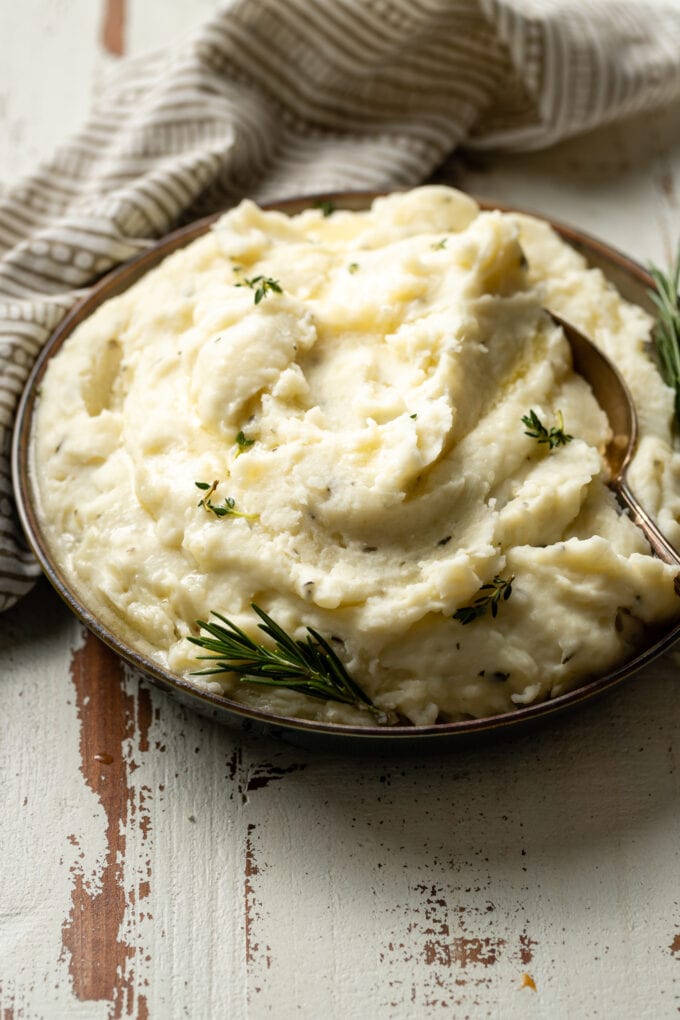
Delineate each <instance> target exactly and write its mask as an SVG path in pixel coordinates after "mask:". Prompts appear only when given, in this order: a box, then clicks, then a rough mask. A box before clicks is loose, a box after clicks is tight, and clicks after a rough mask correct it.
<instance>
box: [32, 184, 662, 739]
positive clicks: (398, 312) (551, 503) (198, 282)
mask: <svg viewBox="0 0 680 1020" xmlns="http://www.w3.org/2000/svg"><path fill="white" fill-rule="evenodd" d="M546 305H547V306H549V307H550V308H552V309H554V310H555V311H557V312H559V313H562V314H563V315H564V316H565V317H567V318H569V319H571V320H572V321H573V322H574V324H575V325H577V326H578V327H580V328H581V329H583V330H584V331H585V332H586V333H588V334H589V335H590V336H591V337H593V338H594V339H595V340H596V341H597V342H598V343H599V344H600V345H601V346H602V347H603V349H604V350H605V351H606V352H607V353H608V354H609V355H610V356H611V357H613V358H614V359H615V360H616V362H617V363H618V365H619V366H620V368H621V370H622V372H623V373H624V375H625V376H626V378H627V379H628V381H629V383H630V385H631V387H632V389H633V391H634V395H635V397H636V401H637V403H638V407H639V410H640V418H641V432H642V436H641V441H640V444H639V451H638V454H637V457H636V460H635V463H634V466H633V471H632V474H631V480H632V484H633V488H634V489H635V491H636V492H637V494H638V495H639V496H640V497H641V499H642V501H643V502H644V503H645V505H646V507H647V509H648V510H649V511H650V512H651V513H652V514H654V515H656V517H657V518H658V519H659V521H660V523H661V525H662V526H663V527H664V528H665V530H666V531H667V533H668V535H669V537H670V538H671V540H672V541H676V542H677V541H678V540H680V528H678V526H677V524H676V523H675V518H676V516H677V515H678V512H679V511H680V503H679V497H678V485H677V481H676V479H677V475H678V456H677V454H674V453H673V452H672V448H671V434H670V423H671V418H672V396H671V394H670V392H669V391H668V390H667V388H666V387H665V386H664V384H663V383H662V382H661V380H660V378H659V376H658V374H657V372H656V370H655V368H654V366H653V365H652V363H651V362H650V361H649V360H648V358H647V357H646V355H645V353H644V344H645V341H646V339H647V336H648V330H649V322H648V319H647V317H646V316H645V315H644V313H643V312H642V311H641V310H640V309H638V308H636V307H632V306H630V305H627V304H625V303H624V302H623V301H622V300H621V298H620V297H619V296H618V295H617V294H616V293H615V292H614V291H613V289H612V288H611V287H610V286H609V285H608V284H607V282H606V281H605V279H604V278H603V276H602V275H601V273H599V272H598V271H595V270H588V269H587V268H586V266H585V264H584V262H583V260H582V259H581V257H580V256H578V255H577V254H576V253H575V252H574V251H572V250H571V249H570V248H568V247H567V246H566V245H565V244H564V243H563V242H562V241H561V240H559V239H558V238H557V237H556V236H555V234H554V233H552V231H551V230H550V229H549V228H548V227H547V226H546V225H545V224H543V223H542V222H539V221H536V220H534V219H531V218H529V217H525V216H519V215H504V214H501V213H499V212H481V213H480V212H479V210H478V208H477V206H476V204H475V203H474V202H473V201H472V200H471V199H470V198H468V197H466V196H464V195H462V194H460V193H458V192H455V191H452V190H450V189H447V188H444V187H425V188H420V189H417V190H415V191H412V192H409V193H404V194H395V195H391V196H389V197H387V198H383V199H379V200H378V201H376V202H375V204H374V206H373V208H372V209H370V210H368V211H366V212H361V213H354V212H352V213H350V212H343V211H335V212H333V213H332V215H330V216H324V215H323V213H322V211H320V210H316V209H312V210H309V211H307V212H305V213H303V214H302V215H299V216H296V217H293V218H288V217H287V216H285V215H283V214H280V213H275V212H262V211H261V210H259V209H258V208H257V207H256V206H254V205H253V204H252V203H251V202H243V203H242V204H241V205H240V206H239V207H238V208H236V209H234V210H233V211H231V212H229V213H228V214H227V215H226V216H224V217H223V218H222V219H221V220H220V221H219V222H218V224H217V225H216V227H215V228H214V229H213V230H211V231H210V232H209V233H208V234H207V235H205V236H204V237H202V238H200V239H199V240H198V241H196V242H194V243H193V244H192V245H190V246H189V247H188V248H186V249H183V250H181V251H179V252H177V253H176V254H173V255H172V256H170V257H169V258H168V259H167V260H166V261H165V262H164V263H163V264H162V265H161V266H160V267H159V268H157V269H155V270H154V271H152V272H150V273H149V274H148V275H147V276H146V277H144V278H143V279H142V280H141V281H140V282H139V283H137V284H136V285H135V286H134V287H132V288H131V289H130V290H129V291H128V292H126V293H125V294H123V295H121V296H120V297H117V298H114V299H113V300H110V301H108V302H107V303H106V304H105V305H103V306H102V307H100V308H99V310H98V311H96V312H95V314H94V315H92V316H91V318H89V319H88V320H87V321H85V322H84V323H83V324H82V325H81V326H79V327H78V328H77V329H76V330H75V332H74V333H73V335H72V336H71V337H70V338H69V339H68V341H67V342H66V343H65V345H64V347H63V349H62V350H61V352H60V353H59V355H58V356H57V357H55V358H54V359H53V360H52V362H51V364H50V365H49V368H48V370H47V373H46V375H45V378H44V382H43V388H42V397H41V400H40V402H39V408H38V412H37V423H36V434H35V473H36V478H37V484H38V487H39V495H40V501H41V512H42V515H43V517H44V521H45V526H46V528H47V530H48V534H49V537H50V541H51V544H52V547H53V549H54V551H55V552H56V555H57V556H58V558H59V560H60V561H61V562H62V563H63V565H64V568H65V570H66V573H67V575H68V576H69V577H70V578H71V579H72V582H73V584H74V585H75V587H76V589H77V590H78V591H79V592H80V594H81V595H82V596H83V597H84V598H86V599H87V601H88V602H89V603H90V604H93V605H94V606H95V607H96V608H97V609H98V610H99V612H100V613H102V614H103V615H104V619H105V621H106V622H107V623H108V625H109V626H110V627H111V628H112V629H114V630H115V631H117V632H119V633H122V634H123V636H125V637H126V638H127V639H128V640H129V641H130V642H132V643H133V644H134V645H135V646H136V647H138V648H139V649H141V650H142V651H144V652H146V653H147V654H150V655H151V656H153V657H154V658H155V659H156V660H157V661H159V662H160V663H161V664H163V665H164V666H167V667H169V668H170V669H171V670H173V671H175V672H177V673H179V674H182V675H185V676H190V674H191V672H192V671H194V670H196V669H198V668H200V665H201V664H200V663H199V662H198V661H197V659H196V655H197V649H196V648H195V647H194V646H193V645H192V644H190V643H189V642H188V641H187V636H188V635H190V634H196V632H197V629H196V624H195V621H196V620H197V619H207V618H208V617H209V614H210V612H211V611H212V610H217V611H218V612H221V613H222V614H224V615H226V616H228V617H229V618H230V619H232V620H233V621H234V622H235V623H237V624H238V625H239V626H241V627H242V628H244V629H245V630H247V631H248V632H250V633H252V634H253V635H256V634H258V632H257V630H256V626H255V625H256V622H257V621H256V620H255V618H254V616H253V613H252V611H251V609H250V604H251V603H252V602H256V603H257V604H258V605H259V606H261V607H262V608H263V609H264V610H266V611H267V612H268V613H270V614H271V615H272V616H273V617H274V618H275V619H276V620H277V621H278V622H279V623H280V624H281V625H282V626H283V627H284V628H285V629H286V630H288V631H289V632H291V633H293V634H294V635H295V636H297V637H303V636H305V634H306V627H307V626H312V627H314V628H315V629H316V630H318V631H319V632H321V633H322V634H325V635H326V636H328V637H329V639H330V638H332V639H333V641H334V647H335V648H336V650H337V652H338V654H339V656H340V658H341V659H342V660H343V662H344V663H345V665H346V666H347V668H348V669H349V671H350V672H351V674H352V675H353V676H354V677H355V678H356V679H357V681H358V682H359V683H360V684H361V685H362V687H363V688H364V689H365V690H366V692H367V693H368V694H369V695H370V697H371V698H372V699H373V701H374V702H375V703H376V705H378V706H379V707H380V708H381V709H383V710H385V712H388V713H389V712H393V713H398V715H399V716H400V717H403V718H405V719H407V720H411V721H412V722H413V723H416V724H430V723H434V722H436V721H443V720H453V719H459V718H465V717H469V716H486V715H492V714H495V713H499V712H504V711H507V710H510V709H512V708H513V707H517V706H520V705H527V704H530V703H532V702H535V701H539V700H542V699H545V698H549V697H551V696H555V695H557V694H560V693H563V692H565V691H567V690H568V689H570V688H572V687H574V686H575V685H577V684H579V683H581V682H583V681H584V680H585V679H586V678H588V677H589V676H591V675H593V674H597V673H599V672H602V671H605V670H607V669H609V668H610V667H611V666H613V665H614V664H615V663H617V662H618V661H620V660H622V659H625V658H626V657H627V656H629V655H630V654H631V652H632V650H633V649H634V647H635V644H636V642H637V641H639V638H640V635H641V630H642V628H643V626H644V625H645V624H650V623H655V622H660V621H664V620H667V619H668V618H670V617H671V616H673V615H674V614H676V613H677V612H678V600H677V597H676V596H675V594H674V588H673V578H674V575H675V573H676V570H675V569H674V568H672V567H669V566H667V565H665V564H663V563H661V562H660V561H659V560H657V559H655V558H653V557H652V556H651V555H650V551H649V548H648V546H647V543H646V541H645V539H644V537H643V535H642V534H641V532H640V531H639V530H638V529H637V528H636V527H635V526H634V525H633V524H632V523H631V521H630V520H629V519H628V517H627V516H625V515H622V514H621V513H620V512H619V510H618V507H617V503H616V500H615V498H614V496H613V495H612V493H611V492H610V491H609V490H608V489H607V487H606V484H605V482H606V477H605V469H604V464H603V460H602V456H601V451H602V449H603V448H604V445H605V444H606V441H607V437H608V425H607V421H606V418H605V416H604V414H603V412H602V411H601V409H600V408H599V406H598V405H597V403H596V402H595V400H594V398H593V396H592V394H591V393H590V390H589V388H588V386H587V385H586V384H585V382H584V381H583V380H582V379H581V378H580V377H579V376H577V375H575V374H574V372H573V371H572V369H571V361H570V351H569V347H568V344H567V343H566V341H565V339H564V337H563V335H562V333H561V330H560V329H559V328H557V327H556V326H555V325H554V323H553V322H552V320H551V319H550V318H549V317H548V316H547V315H546V314H545V313H544V312H543V311H542V307H543V306H546ZM530 410H533V411H535V412H536V414H537V415H538V417H539V419H540V420H541V421H542V422H543V423H545V425H546V427H548V428H550V427H554V426H555V425H556V423H557V421H558V412H561V413H562V415H563V418H564V428H565V431H566V432H568V433H569V434H571V435H572V436H573V439H572V440H571V441H570V442H568V443H565V444H564V445H561V446H558V447H556V448H555V449H550V448H549V447H548V445H547V444H539V443H538V442H537V441H536V439H535V438H532V437H531V436H528V435H526V426H525V425H524V424H523V422H522V418H523V417H524V416H526V415H527V414H528V413H529V411H530ZM216 480H217V482H218V484H217V486H216V488H214V490H213V491H209V490H207V489H206V486H208V485H210V486H212V483H213V482H214V481H216ZM197 482H198V483H201V484H202V485H203V488H201V489H200V490H199V489H198V488H197V487H196V483H197ZM201 498H203V499H204V505H202V506H199V505H198V503H199V502H200V501H201ZM225 500H226V501H227V502H226V503H225ZM232 501H233V502H232ZM206 503H207V506H206V505H205V504H206ZM211 505H212V506H213V507H214V506H222V507H224V506H228V507H231V508H232V509H233V510H235V511H237V513H238V514H239V515H242V516H236V515H235V514H233V513H230V514H225V515H222V516H219V515H218V514H216V513H215V512H212V511H211V510H210V506H211ZM513 577H514V580H513V582H512V592H511V596H510V597H509V598H507V600H505V599H501V600H500V602H499V605H498V607H497V608H498V612H497V614H496V615H495V616H493V615H492V614H491V612H490V611H487V612H486V613H484V615H480V616H479V617H478V618H476V619H474V620H473V621H472V622H470V623H467V624H465V623H463V622H461V620H460V618H456V613H457V612H458V611H460V610H461V609H462V608H464V607H466V606H470V605H472V604H473V603H474V602H475V600H476V599H477V598H478V597H479V592H480V588H481V587H482V586H483V585H485V584H488V583H491V582H493V580H494V579H499V581H500V582H503V583H505V582H508V581H509V580H510V579H511V578H513ZM259 636H260V637H261V635H259ZM194 682H196V683H197V684H198V683H201V684H205V683H206V681H205V680H204V679H201V678H197V677H194ZM208 686H210V688H211V689H213V690H219V691H223V692H224V693H226V694H227V695H229V696H230V697H232V698H236V699H238V700H240V701H242V702H248V703H250V704H257V705H259V706H261V707H264V708H267V709H270V710H273V711H275V712H280V713H284V714H293V715H299V716H307V717H316V718H322V719H325V720H330V721H337V722H365V723H372V722H373V718H372V716H370V715H367V714H366V713H362V712H359V711H358V710H354V709H352V708H346V707H344V706H341V705H336V704H332V703H329V704H325V703H323V702H319V701H314V700H312V699H310V698H307V697H306V696H304V695H300V694H296V693H293V692H290V691H279V690H273V689H270V688H263V687H257V688H256V687H254V686H253V685H248V684H243V683H241V682H240V681H239V680H238V678H237V677H235V676H234V675H233V674H224V675H223V676H221V677H218V678H217V679H215V678H210V682H209V684H208Z"/></svg>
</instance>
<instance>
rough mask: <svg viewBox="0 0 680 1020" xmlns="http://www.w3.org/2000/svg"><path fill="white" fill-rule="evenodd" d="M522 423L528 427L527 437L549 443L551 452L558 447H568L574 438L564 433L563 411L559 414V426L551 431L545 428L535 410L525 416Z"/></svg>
mask: <svg viewBox="0 0 680 1020" xmlns="http://www.w3.org/2000/svg"><path fill="white" fill-rule="evenodd" d="M522 423H523V424H524V425H526V431H525V433H524V435H525V436H531V438H532V439H535V440H536V441H537V442H538V443H547V444H548V447H549V449H551V450H552V449H554V447H556V446H566V445H567V443H570V442H571V441H572V439H573V438H574V437H573V436H570V435H569V434H568V433H567V432H565V431H564V418H563V417H562V412H561V411H558V412H557V425H556V426H553V427H552V428H551V429H547V428H546V427H545V425H544V424H543V422H542V421H541V419H540V418H539V417H538V415H537V414H536V412H535V411H534V410H530V411H529V413H528V414H525V415H524V417H523V418H522Z"/></svg>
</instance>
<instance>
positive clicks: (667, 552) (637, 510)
mask: <svg viewBox="0 0 680 1020" xmlns="http://www.w3.org/2000/svg"><path fill="white" fill-rule="evenodd" d="M613 487H614V486H613ZM615 491H616V494H617V496H618V497H619V500H620V502H621V503H622V504H623V506H624V507H626V509H628V510H629V511H630V516H631V519H632V520H633V523H634V524H637V526H638V528H640V530H641V531H643V532H644V534H645V538H646V539H647V541H648V542H649V544H650V546H651V547H652V552H654V553H655V554H656V555H657V556H658V557H659V559H660V560H663V561H664V563H674V564H675V565H676V566H680V554H678V553H677V552H676V550H675V549H674V548H673V546H672V545H671V544H670V542H669V541H668V539H667V538H666V536H665V535H664V534H662V532H661V531H659V529H658V527H657V526H656V524H655V523H654V521H653V520H652V518H651V517H650V516H649V514H648V513H647V512H646V511H645V510H643V508H642V507H641V505H640V504H639V503H638V501H637V499H636V498H635V496H634V495H633V493H632V492H631V490H630V489H629V487H628V484H627V482H625V481H623V480H622V479H618V480H617V482H616V485H615Z"/></svg>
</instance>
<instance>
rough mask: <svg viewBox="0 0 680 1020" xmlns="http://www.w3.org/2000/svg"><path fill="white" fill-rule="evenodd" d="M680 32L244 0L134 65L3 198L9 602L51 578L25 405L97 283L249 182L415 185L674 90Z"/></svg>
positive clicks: (651, 22) (296, 186)
mask: <svg viewBox="0 0 680 1020" xmlns="http://www.w3.org/2000/svg"><path fill="white" fill-rule="evenodd" d="M679 38H680V10H679V9H678V7H677V5H671V4H670V3H661V2H653V0H647V2H644V0H635V2H633V0H600V2H598V3H595V2H593V3H588V4H584V3H583V2H582V0H236V2H233V3H231V4H230V5H229V6H228V7H226V8H225V9H224V10H222V11H220V12H219V13H217V14H216V15H215V16H213V17H212V18H211V19H210V20H209V21H208V22H206V23H205V24H204V25H203V26H202V27H201V28H200V29H199V30H198V31H197V32H196V33H195V34H194V35H193V36H192V37H191V38H189V39H188V40H186V41H184V42H183V43H181V44H178V45H176V46H175V47H173V48H172V49H170V50H167V51H164V52H159V53H154V54H151V55H144V56H139V57H133V58H130V59H126V60H122V61H120V63H119V64H118V65H117V66H116V67H115V68H114V69H113V70H112V71H111V73H110V74H109V77H108V79H107V81H106V83H105V87H104V89H103V90H102V93H101V95H100V96H99V98H98V100H97V103H96V106H95V108H94V109H93V111H92V114H91V116H90V118H89V120H88V121H87V123H86V124H85V126H84V127H83V128H82V130H81V131H79V132H78V133H77V134H76V135H75V136H74V137H73V138H71V139H70V141H68V142H66V143H65V144H64V145H63V146H62V147H61V148H59V149H58V150H57V152H56V153H55V154H54V156H53V157H52V158H51V159H49V160H48V161H46V162H44V163H43V164H41V165H40V166H39V167H38V168H37V169H36V171H35V172H34V173H33V174H30V175H29V176H27V177H26V178H24V179H23V180H21V181H19V182H18V183H17V184H15V185H13V186H11V187H8V188H6V189H5V190H4V191H3V192H2V193H1V194H0V609H5V608H8V607H9V606H11V605H13V604H14V603H15V602H16V601H17V599H18V598H20V597H21V595H23V594H24V593H25V592H27V591H28V590H29V589H30V587H31V586H32V584H33V583H34V580H35V578H36V576H37V575H38V573H39V569H38V567H37V564H36V563H35V561H34V560H33V558H32V556H31V554H30V553H29V551H28V550H27V548H26V545H25V542H24V540H23V537H22V535H21V531H20V527H19V524H18V521H17V520H16V516H15V511H14V506H13V500H12V491H11V479H10V467H9V451H10V441H11V430H12V425H13V419H14V415H15V412H16V406H17V403H18V400H19V396H20V393H21V390H22V387H23V385H24V383H25V382H26V379H27V377H28V373H29V371H30V368H31V365H32V364H33V362H34V360H35V358H36V356H37V354H38V352H39V350H40V348H41V347H42V345H43V344H44V342H45V340H46V339H47V337H48V336H49V335H50V333H51V331H52V330H53V329H54V328H55V327H56V326H57V324H58V323H59V321H60V320H61V319H62V318H63V316H64V315H65V313H66V312H67V311H68V310H69V309H70V308H71V307H72V306H73V304H74V303H75V302H76V301H77V299H78V298H79V297H80V296H82V294H83V292H84V289H85V288H87V286H88V284H89V283H90V282H91V281H92V280H93V279H95V278H97V277H99V276H101V274H102V273H104V272H106V271H107V270H108V269H111V268H112V267H113V266H115V265H117V264H118V263H120V262H122V261H124V260H125V259H128V258H130V257H131V256H133V255H135V254H137V253H138V252H139V251H140V250H142V249H144V248H145V247H147V246H148V245H149V244H151V243H152V242H153V241H154V240H155V239H157V238H159V237H161V236H163V234H165V233H167V232H168V231H169V230H170V229H172V228H173V227H175V226H177V225H178V224H179V223H180V222H185V221H188V220H190V219H192V218H195V217H196V216H199V215H204V214H206V213H208V212H212V211H215V210H219V209H222V208H226V207H227V206H228V205H230V204H233V203H234V202H235V201H237V200H238V199H240V198H241V197H243V196H246V195H247V196H249V197H252V198H254V199H256V200H258V201H267V200H273V199H277V198H284V197H287V196H291V195H301V194H306V193H313V192H324V191H335V190H351V189H358V190H388V189H391V188H400V187H406V186H412V185H415V184H418V183H420V182H422V181H423V180H425V179H426V178H427V177H428V176H429V175H430V174H431V173H432V172H433V171H434V170H435V169H436V168H437V166H439V165H440V164H441V163H442V161H443V160H444V159H445V158H446V157H447V156H448V155H449V154H450V153H451V152H452V151H453V150H454V149H455V148H456V147H457V146H458V145H461V144H465V145H466V146H467V147H476V148H496V149H498V148H507V149H515V150H516V149H533V148H538V147H542V146H547V145H550V144H552V143H554V142H556V141H558V140H559V139H562V138H565V137H567V136H569V135H574V134H577V133H578V132H581V131H584V130H587V129H591V128H593V127H596V126H598V125H602V124H605V123H608V122H611V121H613V120H614V119H617V118H621V117H624V116H627V115H629V114H632V113H636V112H640V111H642V110H647V109H651V108H653V107H655V106H659V105H661V104H665V103H669V102H672V101H675V100H677V99H679V98H680V48H678V46H677V40H678V39H679Z"/></svg>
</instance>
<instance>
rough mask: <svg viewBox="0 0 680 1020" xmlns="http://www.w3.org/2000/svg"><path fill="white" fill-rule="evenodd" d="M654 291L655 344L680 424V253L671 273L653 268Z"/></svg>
mask: <svg viewBox="0 0 680 1020" xmlns="http://www.w3.org/2000/svg"><path fill="white" fill-rule="evenodd" d="M649 272H650V273H651V276H652V279H653V280H654V286H655V290H650V291H648V294H649V296H650V298H651V299H652V301H653V302H654V304H655V305H656V307H657V310H658V313H659V317H658V320H657V323H656V326H655V327H654V332H653V337H654V343H655V346H656V349H657V352H658V354H659V361H660V362H661V374H662V376H663V379H664V382H665V383H666V384H667V385H668V386H670V387H671V389H672V390H674V391H675V420H676V423H677V424H680V297H679V295H678V286H679V285H680V249H678V253H677V255H676V257H675V262H674V263H673V265H672V266H671V268H670V270H669V271H668V273H664V272H663V270H662V269H659V267H658V266H655V265H650V267H649Z"/></svg>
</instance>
